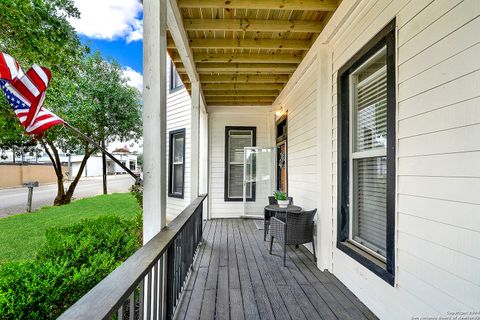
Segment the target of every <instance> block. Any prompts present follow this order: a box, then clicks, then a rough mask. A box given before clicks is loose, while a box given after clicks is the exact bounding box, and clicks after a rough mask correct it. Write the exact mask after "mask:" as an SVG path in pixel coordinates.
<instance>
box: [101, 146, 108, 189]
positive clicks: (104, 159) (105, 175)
mask: <svg viewBox="0 0 480 320" xmlns="http://www.w3.org/2000/svg"><path fill="white" fill-rule="evenodd" d="M102 148H103V149H105V139H104V140H102ZM102 167H103V194H107V193H108V191H107V157H106V156H105V152H102Z"/></svg>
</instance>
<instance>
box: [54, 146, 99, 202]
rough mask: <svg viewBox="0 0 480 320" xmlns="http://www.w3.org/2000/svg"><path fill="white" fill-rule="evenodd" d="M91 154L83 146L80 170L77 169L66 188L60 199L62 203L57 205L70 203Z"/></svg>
mask: <svg viewBox="0 0 480 320" xmlns="http://www.w3.org/2000/svg"><path fill="white" fill-rule="evenodd" d="M91 152H93V151H90V150H89V149H88V144H87V145H86V146H85V155H84V156H83V159H82V163H80V168H79V169H78V173H77V175H76V176H75V179H73V181H72V183H71V184H70V186H69V187H68V190H67V192H66V193H65V195H64V196H63V198H62V199H61V201H62V202H61V203H59V205H61V204H67V203H70V201H72V196H73V193H74V191H75V188H76V187H77V184H78V181H80V178H81V177H82V173H83V170H84V169H85V166H86V165H87V161H88V159H89V158H90V155H91ZM55 200H56V199H55Z"/></svg>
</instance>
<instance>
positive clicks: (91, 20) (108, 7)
mask: <svg viewBox="0 0 480 320" xmlns="http://www.w3.org/2000/svg"><path fill="white" fill-rule="evenodd" d="M75 5H76V6H77V8H78V9H79V10H80V13H81V16H80V19H70V23H71V24H72V26H73V27H74V28H75V29H76V30H77V32H78V33H80V34H83V35H85V36H87V37H89V38H95V39H107V40H113V39H117V38H123V37H125V38H126V40H127V42H131V41H136V40H141V39H142V33H143V22H142V21H141V20H140V15H141V12H142V4H141V2H140V1H139V0H75Z"/></svg>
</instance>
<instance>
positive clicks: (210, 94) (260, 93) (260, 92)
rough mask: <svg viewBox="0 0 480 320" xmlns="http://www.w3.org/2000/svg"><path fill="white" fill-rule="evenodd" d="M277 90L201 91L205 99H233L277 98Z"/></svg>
mask: <svg viewBox="0 0 480 320" xmlns="http://www.w3.org/2000/svg"><path fill="white" fill-rule="evenodd" d="M279 92H280V91H279V90H205V91H203V93H204V95H205V98H207V97H213V96H225V97H233V96H243V97H246V96H254V97H262V96H266V97H271V96H275V97H276V96H277V95H278V94H279Z"/></svg>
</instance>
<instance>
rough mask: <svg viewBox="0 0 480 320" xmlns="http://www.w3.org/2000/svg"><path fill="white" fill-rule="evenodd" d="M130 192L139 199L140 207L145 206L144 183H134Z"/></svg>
mask: <svg viewBox="0 0 480 320" xmlns="http://www.w3.org/2000/svg"><path fill="white" fill-rule="evenodd" d="M130 193H131V194H132V195H133V196H134V197H135V199H137V202H138V205H139V206H140V208H143V185H141V184H134V185H132V186H131V187H130Z"/></svg>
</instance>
